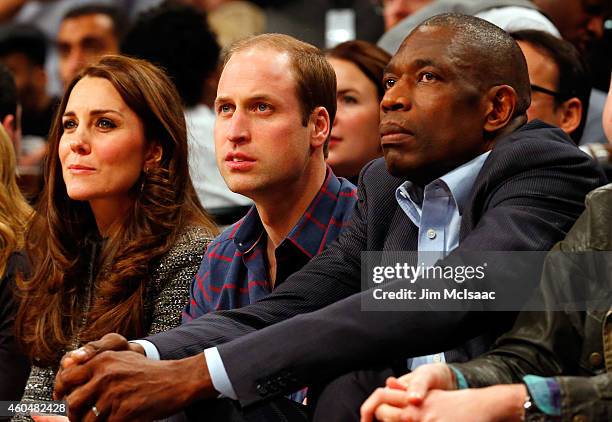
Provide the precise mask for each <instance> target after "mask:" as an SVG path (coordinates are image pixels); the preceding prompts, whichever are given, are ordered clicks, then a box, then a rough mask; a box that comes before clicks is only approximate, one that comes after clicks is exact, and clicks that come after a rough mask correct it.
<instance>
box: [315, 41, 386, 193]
mask: <svg viewBox="0 0 612 422" xmlns="http://www.w3.org/2000/svg"><path fill="white" fill-rule="evenodd" d="M325 55H326V56H327V60H328V61H329V62H330V63H331V65H332V67H333V68H334V71H335V73H336V82H337V94H336V98H337V103H338V108H337V111H336V118H335V119H334V123H333V126H332V132H331V139H330V142H329V154H328V156H327V163H328V164H329V165H330V166H331V168H332V169H333V170H334V173H335V174H336V175H338V176H342V177H345V178H347V179H349V180H350V181H351V182H352V183H353V184H355V185H356V184H357V179H358V177H359V172H360V171H361V169H362V168H363V166H364V165H366V164H367V163H368V162H370V161H372V160H374V159H376V158H378V157H382V147H381V145H380V134H379V130H378V126H379V122H380V101H381V99H382V97H383V95H384V90H383V87H382V83H381V81H382V76H383V71H384V68H385V66H386V65H387V63H389V60H390V59H391V55H390V54H389V53H387V52H386V51H384V50H382V49H381V48H379V47H377V46H375V45H374V44H370V43H369V42H366V41H347V42H344V43H342V44H338V45H337V46H336V47H334V48H332V49H329V50H327V51H326V53H325Z"/></svg>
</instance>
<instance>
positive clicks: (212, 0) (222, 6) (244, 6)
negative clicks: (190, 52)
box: [181, 0, 266, 48]
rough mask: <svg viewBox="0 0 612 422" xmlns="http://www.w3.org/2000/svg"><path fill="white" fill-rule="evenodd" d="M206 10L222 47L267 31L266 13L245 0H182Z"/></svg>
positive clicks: (209, 21)
mask: <svg viewBox="0 0 612 422" xmlns="http://www.w3.org/2000/svg"><path fill="white" fill-rule="evenodd" d="M181 1H182V2H183V3H185V4H190V5H192V6H195V7H197V8H199V9H200V10H202V11H204V12H206V15H207V17H208V23H209V25H210V27H211V28H212V30H213V32H214V33H215V34H217V41H218V42H219V44H220V45H221V47H222V48H226V47H229V46H230V45H231V44H232V43H233V42H235V41H238V40H240V39H242V38H246V37H249V36H251V35H257V34H261V33H263V32H265V31H266V15H265V13H264V11H263V9H262V8H261V7H259V6H258V5H256V4H255V3H253V2H251V1H243V0H181Z"/></svg>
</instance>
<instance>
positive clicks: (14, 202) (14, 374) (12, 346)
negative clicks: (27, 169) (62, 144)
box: [0, 124, 32, 420]
mask: <svg viewBox="0 0 612 422" xmlns="http://www.w3.org/2000/svg"><path fill="white" fill-rule="evenodd" d="M16 169H17V159H16V157H15V150H14V149H13V144H12V142H11V139H10V138H9V135H8V134H7V133H6V131H5V130H4V127H3V126H2V125H1V124H0V400H2V401H9V400H13V401H14V400H19V398H20V397H21V394H22V393H23V387H24V384H25V381H26V379H27V377H28V373H29V369H30V368H29V364H28V361H27V359H26V358H25V357H24V356H23V355H22V354H21V353H20V351H19V348H18V347H17V344H16V342H15V338H14V335H13V321H14V319H15V311H16V306H15V302H14V298H13V288H14V283H15V277H16V276H17V274H20V273H23V272H26V271H27V270H28V265H27V260H26V258H25V256H24V255H23V253H22V252H21V251H22V250H23V246H24V237H25V227H26V222H27V219H28V218H29V217H30V214H31V212H32V209H31V208H30V206H29V205H28V203H27V202H26V200H25V198H24V197H23V195H22V194H21V192H20V191H19V188H18V187H17V181H16V174H15V171H16ZM0 420H4V419H3V418H2V415H0Z"/></svg>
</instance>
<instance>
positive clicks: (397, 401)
mask: <svg viewBox="0 0 612 422" xmlns="http://www.w3.org/2000/svg"><path fill="white" fill-rule="evenodd" d="M456 388H457V386H456V382H455V377H454V374H453V372H452V370H451V369H450V367H449V366H448V365H446V364H444V363H435V364H430V365H422V366H419V367H418V368H417V369H416V370H414V371H413V372H411V373H409V374H406V375H404V376H402V377H400V378H394V377H390V378H388V379H387V386H386V388H378V389H376V390H375V391H374V392H373V393H372V395H370V397H368V399H367V400H366V401H365V402H364V403H363V405H362V406H361V422H371V421H372V418H373V417H374V412H375V411H376V409H377V408H378V407H379V406H381V405H385V404H388V405H392V406H395V407H399V408H403V407H405V406H408V405H409V404H412V405H416V406H418V405H420V404H421V403H422V402H423V400H424V399H425V397H426V396H427V393H428V392H429V391H430V390H433V389H438V390H454V389H456Z"/></svg>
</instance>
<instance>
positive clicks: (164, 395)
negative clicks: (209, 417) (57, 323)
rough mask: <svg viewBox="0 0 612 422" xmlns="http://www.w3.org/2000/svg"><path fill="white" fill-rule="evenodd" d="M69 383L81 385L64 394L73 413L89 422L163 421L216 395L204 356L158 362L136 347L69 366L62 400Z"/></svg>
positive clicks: (62, 379)
mask: <svg viewBox="0 0 612 422" xmlns="http://www.w3.org/2000/svg"><path fill="white" fill-rule="evenodd" d="M68 386H78V387H76V388H74V390H72V391H71V392H70V393H69V394H68V395H66V396H65V397H64V398H65V400H66V401H67V403H68V412H69V414H68V416H69V418H70V420H74V421H85V422H94V421H96V420H97V421H99V420H106V419H110V420H113V421H138V420H153V419H160V418H163V417H166V416H170V415H172V414H174V413H177V412H178V411H180V410H181V409H183V408H184V407H186V406H188V405H189V404H191V403H192V402H194V401H196V400H200V399H205V398H211V397H213V396H215V395H216V392H215V390H214V389H213V387H212V383H211V381H210V376H209V373H208V368H207V367H206V361H205V359H204V355H203V354H200V355H197V356H192V357H189V358H186V359H182V360H172V361H155V360H150V359H147V358H146V357H144V356H143V355H141V354H138V353H135V352H132V351H123V352H114V351H104V352H102V353H98V354H97V355H95V356H94V357H91V358H89V360H88V361H86V362H84V363H81V364H79V365H75V364H71V365H64V369H63V370H62V371H60V373H58V376H57V378H56V385H55V396H56V397H57V398H58V399H59V398H62V397H63V396H64V394H63V392H65V391H70V390H71V389H70V388H68ZM93 406H95V408H96V410H97V411H98V413H99V416H98V417H97V416H96V415H95V414H94V412H93V411H92V407H93Z"/></svg>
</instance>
